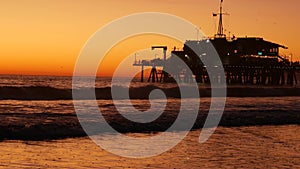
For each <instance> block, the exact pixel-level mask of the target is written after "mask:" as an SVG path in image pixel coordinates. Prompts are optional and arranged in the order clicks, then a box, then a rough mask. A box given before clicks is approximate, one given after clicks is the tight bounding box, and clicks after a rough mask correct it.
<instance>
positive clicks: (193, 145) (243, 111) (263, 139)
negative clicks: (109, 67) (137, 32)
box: [0, 75, 300, 168]
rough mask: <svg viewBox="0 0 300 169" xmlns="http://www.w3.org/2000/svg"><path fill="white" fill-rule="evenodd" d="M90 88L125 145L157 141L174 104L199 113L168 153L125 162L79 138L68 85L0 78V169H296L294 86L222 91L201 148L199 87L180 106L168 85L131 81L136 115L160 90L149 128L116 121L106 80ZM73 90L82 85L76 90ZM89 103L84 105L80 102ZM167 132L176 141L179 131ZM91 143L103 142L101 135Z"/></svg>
mask: <svg viewBox="0 0 300 169" xmlns="http://www.w3.org/2000/svg"><path fill="white" fill-rule="evenodd" d="M117 85H118V87H120V89H121V90H122V89H124V88H126V86H124V83H122V79H120V82H119V83H118V84H117ZM183 85H185V86H188V85H187V84H183ZM95 86H96V90H95V91H96V97H97V104H98V106H99V110H101V113H102V114H103V116H104V117H105V119H106V120H107V121H108V123H109V124H110V125H111V126H112V127H113V128H114V129H115V130H117V131H118V132H120V133H122V135H125V136H128V137H133V138H141V137H142V138H148V137H152V136H156V135H160V134H162V133H164V132H165V131H166V130H167V129H168V128H169V127H170V126H171V125H172V123H174V122H175V120H176V118H177V116H178V113H179V110H180V104H181V102H182V100H184V101H186V102H190V103H193V102H200V107H199V109H200V111H199V112H198V115H197V119H196V122H195V124H194V125H193V129H192V130H191V131H190V132H189V133H188V135H187V136H186V137H185V138H184V139H183V141H181V142H180V143H179V144H178V145H176V146H175V147H174V148H172V149H170V150H168V151H166V152H164V153H162V154H159V155H157V156H154V157H148V158H143V159H139V158H126V157H121V156H118V155H115V154H113V153H111V152H109V151H107V150H105V149H104V148H103V147H100V146H98V145H96V144H95V142H93V141H92V140H91V139H90V138H89V137H87V136H86V134H85V132H84V130H83V129H82V127H81V126H80V124H79V122H78V119H77V116H76V113H75V110H74V102H73V100H72V77H58V76H20V75H1V76H0V120H1V123H0V140H2V141H1V142H0V151H1V157H0V167H1V168H2V167H3V168H300V133H299V129H300V126H299V125H300V95H299V86H293V87H283V86H277V87H274V86H267V87H266V86H258V87H257V86H246V87H245V86H230V87H229V88H228V95H229V96H228V97H227V98H226V107H225V111H224V113H223V117H222V119H221V121H220V123H219V126H218V128H217V129H216V131H215V133H214V134H213V135H212V136H211V137H210V138H209V140H208V141H207V142H205V143H202V144H200V143H199V141H198V139H199V135H200V133H201V132H202V131H205V130H209V128H203V125H204V122H205V119H206V117H207V114H208V111H209V109H210V105H211V98H210V97H209V93H210V89H209V87H208V86H206V85H199V88H200V89H201V91H200V96H201V97H200V99H199V98H184V99H181V98H180V95H178V89H177V87H178V86H177V85H176V84H153V83H140V82H139V80H138V79H135V80H133V82H132V83H131V86H130V89H131V90H130V92H131V94H130V96H132V97H131V98H132V99H131V100H130V102H131V104H132V106H133V107H135V108H136V109H138V110H140V111H147V110H148V109H150V108H151V109H152V108H153V110H154V111H159V110H158V108H157V107H159V105H160V103H161V102H163V100H162V99H161V98H157V99H154V100H153V102H151V103H152V104H153V105H154V106H153V107H151V105H150V102H149V100H148V94H149V92H150V91H151V90H153V89H162V90H163V91H165V92H166V95H167V97H168V100H167V103H166V107H165V110H164V112H163V113H162V114H161V116H160V117H159V118H158V119H156V120H155V121H153V122H151V123H149V124H143V123H138V124H135V123H132V122H130V121H128V120H126V119H124V117H123V116H120V114H118V110H117V109H116V107H115V105H114V102H113V100H112V99H111V95H109V93H110V89H111V84H110V78H97V79H96V85H95ZM81 87H82V88H85V87H88V84H85V83H84V82H83V83H82V86H81ZM270 96H272V97H270ZM89 99H90V98H84V100H86V101H87V102H88V101H89ZM118 99H119V100H120V101H122V100H123V98H118ZM121 108H122V111H123V112H125V114H128V115H130V114H133V112H132V111H131V105H127V104H122V107H121ZM156 108H157V109H156ZM191 108H192V106H191ZM186 114H187V116H188V113H186ZM133 115H135V114H133ZM90 123H93V120H91V121H90ZM168 132H171V133H175V134H178V135H180V134H181V133H182V132H185V131H184V130H174V131H168ZM96 135H97V136H99V137H100V138H103V139H105V138H109V137H111V133H109V132H103V133H96ZM164 141H170V140H162V142H164ZM171 141H172V140H171ZM111 144H114V142H113V141H112V143H111ZM159 146H160V145H159V144H158V147H156V148H160V147H159ZM161 146H162V147H161V148H163V144H162V145H161ZM148 151H151V150H148Z"/></svg>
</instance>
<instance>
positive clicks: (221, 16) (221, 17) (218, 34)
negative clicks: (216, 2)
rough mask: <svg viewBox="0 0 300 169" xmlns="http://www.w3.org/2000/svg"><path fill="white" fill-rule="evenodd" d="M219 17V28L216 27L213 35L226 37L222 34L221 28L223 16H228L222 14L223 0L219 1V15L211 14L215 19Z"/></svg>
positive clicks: (222, 29)
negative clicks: (215, 32) (216, 29)
mask: <svg viewBox="0 0 300 169" xmlns="http://www.w3.org/2000/svg"><path fill="white" fill-rule="evenodd" d="M218 15H219V26H218V32H217V34H215V37H219V38H222V37H226V35H225V34H224V28H223V15H229V14H228V13H223V0H221V3H220V12H219V13H213V16H214V17H216V16H218Z"/></svg>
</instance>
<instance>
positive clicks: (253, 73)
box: [142, 0, 297, 85]
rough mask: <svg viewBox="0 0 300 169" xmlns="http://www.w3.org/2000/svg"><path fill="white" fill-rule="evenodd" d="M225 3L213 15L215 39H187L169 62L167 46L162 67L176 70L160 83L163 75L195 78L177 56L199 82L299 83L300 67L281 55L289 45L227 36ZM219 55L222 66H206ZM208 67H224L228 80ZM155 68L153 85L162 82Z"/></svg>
mask: <svg viewBox="0 0 300 169" xmlns="http://www.w3.org/2000/svg"><path fill="white" fill-rule="evenodd" d="M222 3H223V0H221V3H220V12H219V13H213V16H219V26H218V31H217V33H216V34H215V36H214V37H212V38H206V39H202V40H187V41H186V42H185V44H184V47H183V50H182V51H177V50H176V47H175V48H174V50H173V51H172V53H171V57H170V58H169V59H167V60H166V57H165V56H166V49H167V48H166V47H164V62H163V63H161V64H160V66H162V67H163V69H166V70H172V72H173V73H171V74H167V73H166V72H164V71H163V73H162V75H161V78H160V79H161V80H160V81H162V76H163V77H164V78H163V81H164V82H168V81H172V80H170V79H172V78H179V79H181V76H184V78H183V79H184V81H187V82H188V81H190V80H191V78H192V75H190V74H189V73H187V71H186V70H187V68H186V67H184V66H183V65H178V63H175V62H174V61H173V60H175V59H174V58H175V57H177V58H180V59H181V60H182V61H183V62H184V63H185V65H187V66H188V67H189V69H190V70H191V71H192V73H193V75H194V77H195V80H196V81H197V82H199V83H210V82H211V81H212V80H213V81H214V82H218V83H225V82H226V83H228V84H257V85H267V84H268V85H283V84H290V85H293V84H296V83H297V79H296V73H295V72H296V67H295V66H293V64H292V62H290V61H289V60H287V59H285V58H284V57H282V56H280V54H279V51H280V49H287V47H286V46H283V45H279V44H276V43H273V42H270V41H266V40H264V39H263V38H258V37H238V38H236V37H235V36H234V35H233V36H232V37H226V35H225V34H224V29H223V21H222V19H223V15H227V13H224V12H223V7H222ZM154 48H155V47H154ZM154 48H152V49H154ZM159 48H162V47H159ZM216 54H218V57H220V59H221V62H222V65H220V64H218V63H213V61H210V62H211V63H209V65H207V63H206V64H203V63H202V61H203V60H209V59H208V58H209V57H212V56H213V55H216ZM153 64H154V63H153ZM156 65H158V64H156ZM207 66H208V67H209V70H210V71H214V70H215V71H216V72H218V70H219V69H220V68H224V71H225V77H222V76H220V75H219V74H217V73H216V74H213V75H212V77H209V76H208V71H207V69H208V67H207ZM142 67H143V66H142ZM154 68H155V66H154V67H153V69H152V70H153V71H152V72H151V75H150V77H149V80H148V81H150V78H151V77H153V80H152V81H153V82H154V81H155V80H154V79H155V78H156V79H158V77H157V74H155V72H156V69H154ZM155 76H156V77H155ZM157 81H158V80H157Z"/></svg>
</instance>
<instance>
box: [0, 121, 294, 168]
mask: <svg viewBox="0 0 300 169" xmlns="http://www.w3.org/2000/svg"><path fill="white" fill-rule="evenodd" d="M299 130H300V126H299V125H285V126H261V127H258V126H251V127H236V128H235V127H232V128H225V127H219V128H218V129H217V131H216V132H215V133H214V134H213V136H212V137H211V138H210V139H209V140H208V141H207V142H206V143H204V144H199V143H198V142H197V141H198V137H199V133H200V130H196V131H192V132H190V134H189V135H188V136H187V137H186V138H185V139H184V141H182V142H181V143H179V144H178V145H177V146H176V147H174V148H173V149H171V150H169V151H168V152H165V153H163V154H161V155H159V156H157V157H151V158H146V159H130V158H123V157H119V156H116V155H113V154H110V153H108V152H106V151H105V150H103V149H101V148H100V147H98V146H97V145H95V144H94V143H93V142H92V141H91V140H90V139H89V138H87V137H82V138H69V139H65V140H57V141H38V142H37V141H4V142H0V151H1V157H0V168H300V144H299V143H300V133H299ZM130 136H135V134H130ZM144 136H147V134H144Z"/></svg>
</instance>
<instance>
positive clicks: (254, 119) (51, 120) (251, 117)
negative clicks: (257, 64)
mask: <svg viewBox="0 0 300 169" xmlns="http://www.w3.org/2000/svg"><path fill="white" fill-rule="evenodd" d="M103 115H104V117H105V119H106V121H107V122H108V123H109V124H110V126H112V127H113V128H114V129H115V130H117V131H118V132H120V133H156V132H164V131H165V130H166V129H168V128H169V127H170V126H171V125H172V124H173V122H174V120H175V119H176V117H177V112H176V111H166V112H165V113H164V114H163V115H162V116H161V117H159V118H158V119H157V120H155V121H153V122H151V123H147V124H144V123H135V122H132V121H129V120H128V119H125V118H124V117H122V116H121V115H117V114H116V113H112V112H111V111H109V112H107V113H105V112H103ZM186 116H187V117H188V116H189V114H186ZM206 117H207V111H201V112H199V114H198V117H197V119H196V123H195V124H194V126H193V129H200V128H202V127H203V125H204V122H205V119H206ZM299 119H300V116H299V110H294V111H293V110H291V111H283V110H279V109H278V110H261V111H257V110H256V111H249V110H241V111H225V112H224V114H223V117H222V119H221V121H220V124H219V126H223V127H241V126H258V125H259V126H261V125H300V120H299ZM0 120H1V121H2V122H1V124H0V140H7V139H9V140H54V139H63V138H71V137H84V136H86V133H85V132H84V130H83V129H82V127H81V125H80V124H79V122H78V119H77V116H76V115H75V114H55V113H39V114H21V113H8V114H0ZM86 123H89V125H94V123H100V125H101V123H103V122H101V121H99V122H95V121H91V122H86ZM98 125H99V124H98ZM209 127H214V126H209ZM102 132H103V133H105V131H102ZM103 133H94V134H95V135H97V134H103Z"/></svg>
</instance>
